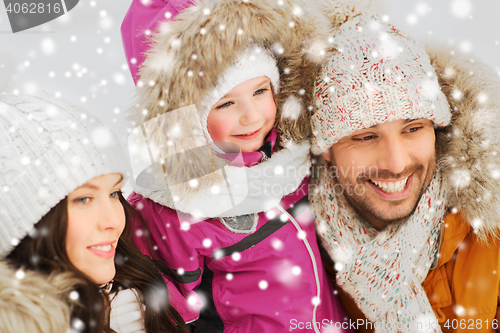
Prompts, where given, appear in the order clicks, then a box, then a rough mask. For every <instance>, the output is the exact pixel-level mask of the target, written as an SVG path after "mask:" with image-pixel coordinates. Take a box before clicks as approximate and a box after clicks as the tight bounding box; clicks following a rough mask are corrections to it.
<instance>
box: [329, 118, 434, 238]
mask: <svg viewBox="0 0 500 333" xmlns="http://www.w3.org/2000/svg"><path fill="white" fill-rule="evenodd" d="M323 156H324V157H325V158H326V159H327V160H328V161H330V162H331V163H332V166H333V167H334V168H335V169H334V170H335V174H336V180H337V182H338V183H339V184H340V185H341V187H342V190H343V194H344V195H345V197H346V199H347V201H348V202H349V203H350V204H351V206H352V207H353V208H354V209H355V210H356V212H357V213H358V214H359V215H360V216H361V217H363V218H364V219H365V220H366V221H367V222H368V223H370V224H371V225H372V226H373V227H375V228H376V229H378V230H382V229H384V228H385V227H386V226H387V225H388V224H390V223H392V222H395V221H398V220H401V219H404V218H406V217H408V216H409V215H410V214H411V213H412V212H413V210H414V208H415V206H416V205H417V203H418V201H419V199H420V196H421V195H422V193H423V192H424V191H425V189H426V188H427V186H428V185H429V182H430V180H431V178H432V175H433V174H434V169H435V165H436V150H435V134H434V128H433V126H432V121H430V120H428V119H416V120H396V121H392V122H389V123H384V124H378V125H376V126H373V127H371V128H367V129H363V130H358V131H356V132H354V133H353V135H351V136H349V137H344V138H342V139H341V140H340V141H339V142H337V143H336V144H334V145H333V146H332V147H331V148H330V150H329V151H325V152H324V153H323Z"/></svg>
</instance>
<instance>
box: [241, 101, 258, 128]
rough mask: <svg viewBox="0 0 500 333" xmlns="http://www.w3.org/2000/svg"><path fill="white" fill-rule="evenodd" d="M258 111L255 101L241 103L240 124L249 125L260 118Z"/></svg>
mask: <svg viewBox="0 0 500 333" xmlns="http://www.w3.org/2000/svg"><path fill="white" fill-rule="evenodd" d="M260 117H261V116H260V112H259V110H258V108H257V106H256V105H255V103H252V102H247V103H245V104H243V105H242V110H241V117H240V124H241V125H243V126H246V125H251V124H254V123H256V122H258V121H259V120H260Z"/></svg>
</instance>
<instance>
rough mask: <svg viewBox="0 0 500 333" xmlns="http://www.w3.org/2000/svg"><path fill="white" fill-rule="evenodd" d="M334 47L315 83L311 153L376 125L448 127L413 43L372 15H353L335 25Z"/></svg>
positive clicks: (432, 77)
mask: <svg viewBox="0 0 500 333" xmlns="http://www.w3.org/2000/svg"><path fill="white" fill-rule="evenodd" d="M334 47H335V49H336V52H335V53H334V55H333V56H332V57H331V58H330V59H329V60H328V61H327V62H326V64H325V65H324V66H323V70H322V74H321V77H320V78H319V80H318V81H317V84H316V102H317V103H316V105H317V111H316V113H315V114H314V116H313V119H312V126H313V142H312V149H311V150H312V152H313V153H314V154H320V153H322V152H323V151H325V150H326V149H328V148H329V147H330V146H332V145H333V144H335V143H336V142H338V141H339V140H340V139H341V138H343V137H345V136H349V135H351V134H352V133H353V132H354V131H356V130H360V129H365V128H369V127H372V126H374V125H376V124H380V123H385V122H390V121H394V120H398V119H418V118H426V119H430V120H432V121H433V122H434V124H436V125H437V126H446V125H448V124H449V122H450V118H451V113H450V109H449V106H448V103H447V100H446V97H445V96H444V94H443V93H442V92H441V90H440V87H439V84H438V82H437V78H436V74H435V72H434V69H433V67H432V66H431V63H430V59H429V56H428V55H427V53H426V52H425V50H424V49H423V48H422V47H421V46H420V45H419V44H417V42H416V41H415V40H414V39H413V38H411V37H409V36H406V35H405V34H403V33H402V32H401V31H399V30H397V29H396V28H394V27H393V26H392V25H390V24H387V23H385V22H383V21H382V20H381V19H379V18H378V17H377V16H368V15H359V16H356V17H354V18H353V19H351V20H349V21H347V22H346V23H345V24H343V25H342V26H340V28H339V31H338V34H337V35H336V36H335V41H334Z"/></svg>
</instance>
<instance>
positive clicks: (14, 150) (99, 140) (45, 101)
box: [0, 93, 128, 258]
mask: <svg viewBox="0 0 500 333" xmlns="http://www.w3.org/2000/svg"><path fill="white" fill-rule="evenodd" d="M127 165H128V163H127V160H126V159H125V157H124V155H123V152H122V149H121V147H120V144H119V142H118V141H117V139H116V137H115V136H114V134H113V133H112V132H111V131H110V130H109V129H107V128H106V127H104V126H103V124H102V123H101V122H100V121H99V120H97V119H96V118H94V117H92V116H91V115H89V114H88V113H86V112H85V110H83V109H80V108H78V107H76V106H74V105H71V104H69V103H66V102H63V101H61V100H59V99H56V98H54V97H51V96H49V95H43V96H26V95H16V94H11V93H3V94H0V258H2V257H5V256H6V255H8V254H9V253H10V251H11V250H12V249H13V248H14V247H15V246H16V245H17V244H18V243H19V241H20V240H21V239H22V238H24V237H25V236H26V235H27V233H28V232H29V231H30V230H31V229H32V228H33V226H34V225H35V224H36V223H37V222H38V221H39V220H40V219H41V218H42V217H43V216H44V215H45V214H47V213H48V212H49V210H50V209H52V208H53V207H54V206H55V205H57V203H59V201H61V200H62V199H64V198H65V197H66V196H67V195H68V194H69V193H70V192H72V191H73V190H75V189H76V188H77V187H79V186H81V185H83V184H85V183H86V182H87V181H89V180H91V179H93V178H95V177H98V176H101V175H104V174H108V173H121V174H122V175H123V176H124V178H125V177H126V174H127Z"/></svg>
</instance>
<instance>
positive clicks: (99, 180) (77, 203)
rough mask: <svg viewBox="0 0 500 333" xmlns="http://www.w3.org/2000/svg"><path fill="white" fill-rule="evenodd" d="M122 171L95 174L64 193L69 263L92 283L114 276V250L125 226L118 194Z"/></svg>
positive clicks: (105, 281)
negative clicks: (67, 192) (71, 190)
mask: <svg viewBox="0 0 500 333" xmlns="http://www.w3.org/2000/svg"><path fill="white" fill-rule="evenodd" d="M122 180H123V177H122V175H120V174H118V173H110V174H107V175H104V176H100V177H96V178H94V179H92V180H90V181H88V182H86V183H85V184H83V185H82V186H80V187H79V188H77V189H76V190H74V191H73V192H71V193H70V194H68V200H67V201H68V229H67V231H66V253H67V254H68V259H69V261H71V263H72V264H73V266H75V267H76V269H78V270H79V271H80V272H82V273H84V274H85V275H87V276H88V277H89V278H90V279H91V280H92V281H94V283H96V284H104V283H108V282H109V281H111V280H112V279H113V278H114V276H115V272H116V271H115V261H114V260H115V253H116V245H117V243H118V239H119V238H120V235H121V234H122V232H123V229H124V228H125V211H124V209H123V205H122V203H121V202H120V199H119V197H118V192H119V191H120V188H121V186H122Z"/></svg>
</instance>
